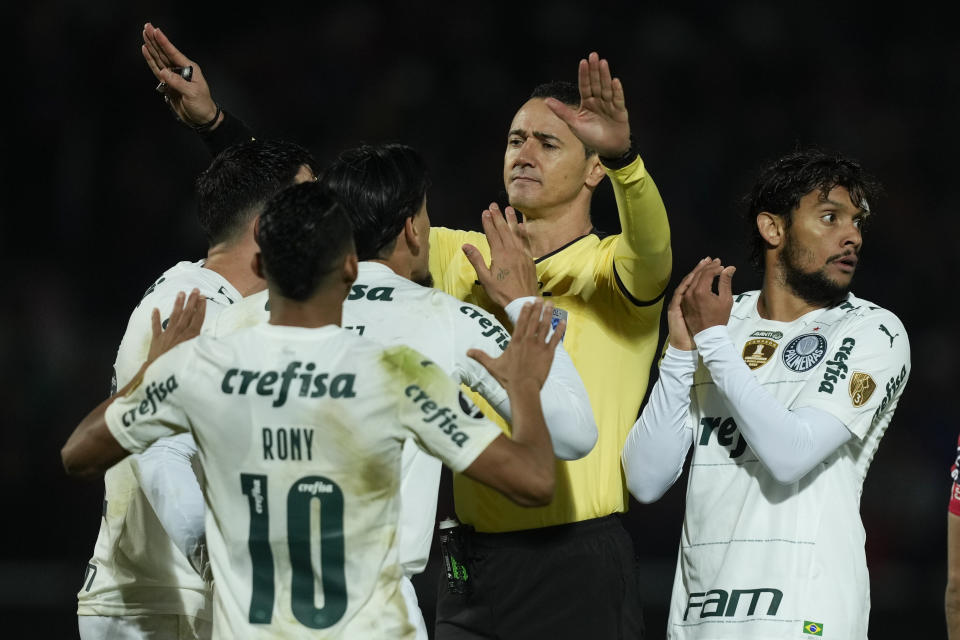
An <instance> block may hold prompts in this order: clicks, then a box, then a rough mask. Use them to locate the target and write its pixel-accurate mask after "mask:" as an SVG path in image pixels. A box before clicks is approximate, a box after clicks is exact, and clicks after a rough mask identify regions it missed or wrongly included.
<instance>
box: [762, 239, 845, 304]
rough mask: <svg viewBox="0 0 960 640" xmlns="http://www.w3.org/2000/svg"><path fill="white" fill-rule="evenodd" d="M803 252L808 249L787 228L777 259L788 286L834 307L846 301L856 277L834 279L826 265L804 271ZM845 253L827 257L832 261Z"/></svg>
mask: <svg viewBox="0 0 960 640" xmlns="http://www.w3.org/2000/svg"><path fill="white" fill-rule="evenodd" d="M804 253H809V252H808V251H807V250H806V249H804V248H803V247H801V246H798V245H797V243H796V242H794V241H793V237H792V234H791V233H790V232H789V231H787V235H786V239H785V241H784V245H783V251H781V252H780V256H779V259H778V260H779V263H780V268H781V273H782V274H783V280H784V283H785V284H786V285H787V287H788V288H789V289H790V290H791V291H792V292H793V293H794V295H796V296H797V297H799V298H800V299H801V300H803V301H804V302H807V303H809V304H812V305H816V306H823V307H832V306H835V305H838V304H840V303H841V302H843V301H844V300H845V299H846V297H847V293H848V292H849V291H850V285H851V284H852V282H853V279H852V278H851V279H850V280H849V281H848V282H847V283H846V284H840V283H838V282H835V281H833V280H831V279H830V277H829V276H827V268H826V266H823V267H820V268H819V269H817V270H816V271H804V270H803V268H802V267H800V266H799V263H800V257H801V256H803V255H804ZM844 255H847V254H842V253H839V254H837V255H835V256H830V257H829V258H827V263H830V262H833V261H834V260H836V259H838V258H841V257H843V256H844Z"/></svg>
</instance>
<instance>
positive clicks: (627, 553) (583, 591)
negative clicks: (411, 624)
mask: <svg viewBox="0 0 960 640" xmlns="http://www.w3.org/2000/svg"><path fill="white" fill-rule="evenodd" d="M464 539H465V541H466V557H467V559H468V564H467V572H468V574H469V577H468V579H467V584H468V591H467V593H464V594H459V593H451V592H450V590H449V588H448V586H447V581H446V577H445V576H443V575H441V580H440V589H439V593H438V597H437V618H436V620H437V621H436V628H435V632H436V639H437V640H462V639H467V638H470V639H476V638H496V639H498V640H512V639H517V640H520V639H522V640H530V639H531V638H550V639H556V638H577V639H580V640H594V639H598V640H606V639H610V640H620V639H626V640H638V639H640V638H643V632H644V628H643V609H642V605H641V602H640V590H639V584H638V579H639V578H638V576H639V571H638V570H637V558H636V555H635V554H634V551H633V542H632V540H631V539H630V536H629V534H627V532H626V530H625V529H624V528H623V525H622V524H621V522H620V517H619V516H618V515H611V516H606V517H604V518H596V519H593V520H585V521H583V522H576V523H572V524H565V525H559V526H555V527H545V528H543V529H528V530H524V531H514V532H509V533H476V532H472V531H471V530H470V529H469V528H468V529H467V531H466V533H465V535H464Z"/></svg>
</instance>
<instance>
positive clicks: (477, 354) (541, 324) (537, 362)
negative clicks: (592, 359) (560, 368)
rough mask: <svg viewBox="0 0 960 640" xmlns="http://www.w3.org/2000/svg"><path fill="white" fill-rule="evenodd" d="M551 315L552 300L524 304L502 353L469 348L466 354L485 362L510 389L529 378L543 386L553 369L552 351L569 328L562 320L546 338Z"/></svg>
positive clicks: (495, 375) (484, 365) (506, 387)
mask: <svg viewBox="0 0 960 640" xmlns="http://www.w3.org/2000/svg"><path fill="white" fill-rule="evenodd" d="M552 319H553V303H552V302H546V303H544V302H543V301H542V300H538V301H537V302H536V303H534V304H525V305H523V309H522V310H521V311H520V317H519V318H517V325H516V326H515V327H514V330H513V335H512V336H511V337H510V344H509V345H507V348H506V350H505V351H504V352H503V355H501V356H500V357H499V358H491V357H490V356H489V355H487V354H486V353H484V352H483V351H481V350H480V349H470V350H469V351H467V355H468V356H470V357H471V358H473V359H474V360H476V361H477V362H479V363H480V364H482V365H483V367H484V368H485V369H486V370H487V371H489V372H490V375H492V376H493V377H494V378H496V380H497V382H499V383H500V384H501V385H502V386H503V388H504V389H507V391H510V388H511V385H520V384H522V383H524V382H528V381H533V382H535V383H536V385H537V388H538V389H540V388H542V387H543V383H544V381H545V380H546V379H547V375H548V374H549V373H550V365H551V364H552V363H553V352H554V351H555V350H556V348H557V345H558V344H560V339H561V338H562V337H563V332H564V329H566V323H565V322H561V323H560V324H559V325H557V328H556V330H555V331H554V332H553V335H552V336H550V339H549V340H547V336H548V335H549V333H550V325H551V322H552Z"/></svg>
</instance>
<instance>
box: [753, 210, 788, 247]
mask: <svg viewBox="0 0 960 640" xmlns="http://www.w3.org/2000/svg"><path fill="white" fill-rule="evenodd" d="M757 231H759V232H760V237H761V238H763V239H764V240H765V241H766V242H767V244H769V245H770V246H771V247H774V248H776V247H779V246H780V245H782V244H783V239H784V237H785V234H786V226H785V225H784V221H783V218H782V217H781V216H778V215H777V214H775V213H770V212H769V211H761V212H760V213H758V214H757Z"/></svg>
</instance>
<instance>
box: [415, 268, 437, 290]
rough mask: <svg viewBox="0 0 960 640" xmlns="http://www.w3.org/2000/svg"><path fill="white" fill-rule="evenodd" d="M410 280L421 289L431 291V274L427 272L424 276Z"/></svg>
mask: <svg viewBox="0 0 960 640" xmlns="http://www.w3.org/2000/svg"><path fill="white" fill-rule="evenodd" d="M412 280H413V281H414V282H415V283H416V284H418V285H420V286H421V287H429V288H431V289H432V288H433V274H431V273H430V272H429V271H428V272H427V274H426V275H425V276H421V277H419V278H413V279H412Z"/></svg>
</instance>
